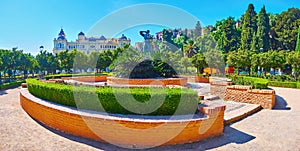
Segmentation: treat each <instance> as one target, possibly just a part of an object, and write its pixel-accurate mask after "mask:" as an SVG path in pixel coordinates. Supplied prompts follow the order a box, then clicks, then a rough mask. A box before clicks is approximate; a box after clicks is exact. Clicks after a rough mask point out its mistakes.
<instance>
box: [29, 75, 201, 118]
mask: <svg viewBox="0 0 300 151" xmlns="http://www.w3.org/2000/svg"><path fill="white" fill-rule="evenodd" d="M26 82H27V88H28V90H29V92H30V93H31V94H33V95H35V96H36V97H39V98H42V99H45V100H48V101H51V102H55V103H58V104H62V105H66V106H71V107H77V106H78V107H80V109H87V110H94V111H100V112H107V113H113V114H135V115H142V114H141V113H143V112H137V113H134V112H131V111H129V110H127V109H126V108H124V107H123V106H122V105H121V104H124V103H125V104H126V103H129V102H130V101H137V102H141V103H148V102H149V100H150V98H151V95H152V97H153V93H154V94H155V95H154V96H155V97H157V99H152V100H151V103H154V104H156V105H157V104H159V102H162V103H161V104H159V106H158V109H157V110H155V111H153V112H151V113H147V114H144V115H174V114H175V113H176V115H186V114H194V113H195V111H196V110H197V104H198V97H197V93H196V92H195V91H193V90H191V89H187V88H183V89H179V88H172V89H171V88H130V89H128V88H111V87H100V88H94V87H87V86H72V85H64V84H56V83H45V82H41V81H39V80H36V79H28V80H27V81H26ZM150 89H151V91H149V90H150ZM150 92H151V93H150ZM128 95H131V96H133V97H131V98H130V97H127V96H128ZM74 96H76V100H75V97H74ZM93 96H96V98H97V99H96V100H95V99H93ZM116 96H118V97H116ZM120 97H121V98H122V99H121V100H120V99H119V100H117V98H120ZM133 98H134V99H135V100H134V99H133ZM160 98H165V99H164V100H159V99H160ZM130 99H131V100H130ZM132 99H133V100H132ZM118 101H123V102H122V103H119V102H118ZM152 101H154V102H152ZM99 103H101V105H102V106H103V108H102V109H100V108H99ZM179 103H180V110H177V109H178V106H179ZM131 105H133V104H131ZM131 107H134V108H135V107H136V108H137V110H140V111H143V110H146V109H145V108H138V107H137V106H131Z"/></svg>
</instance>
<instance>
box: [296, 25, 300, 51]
mask: <svg viewBox="0 0 300 151" xmlns="http://www.w3.org/2000/svg"><path fill="white" fill-rule="evenodd" d="M295 50H296V51H300V26H299V29H298V39H297V44H296V49H295Z"/></svg>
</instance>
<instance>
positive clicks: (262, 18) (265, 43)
mask: <svg viewBox="0 0 300 151" xmlns="http://www.w3.org/2000/svg"><path fill="white" fill-rule="evenodd" d="M269 32H270V19H269V16H268V14H267V12H266V7H265V6H263V8H262V9H261V10H260V12H259V14H258V22H257V38H258V48H262V49H263V50H264V51H268V50H269V49H270V37H269Z"/></svg>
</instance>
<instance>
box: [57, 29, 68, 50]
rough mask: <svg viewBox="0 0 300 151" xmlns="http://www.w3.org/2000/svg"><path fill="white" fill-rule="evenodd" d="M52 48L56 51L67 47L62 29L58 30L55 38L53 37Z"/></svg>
mask: <svg viewBox="0 0 300 151" xmlns="http://www.w3.org/2000/svg"><path fill="white" fill-rule="evenodd" d="M54 48H55V49H56V50H58V51H63V50H66V49H67V38H66V34H65V32H64V30H63V29H61V30H60V32H59V34H58V37H57V39H56V38H55V39H54Z"/></svg>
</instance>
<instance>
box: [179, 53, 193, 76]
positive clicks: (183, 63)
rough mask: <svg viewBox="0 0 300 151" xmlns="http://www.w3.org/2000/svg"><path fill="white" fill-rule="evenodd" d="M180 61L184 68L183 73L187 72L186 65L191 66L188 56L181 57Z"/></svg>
mask: <svg viewBox="0 0 300 151" xmlns="http://www.w3.org/2000/svg"><path fill="white" fill-rule="evenodd" d="M180 63H181V65H182V66H183V67H184V68H185V73H187V72H188V67H190V66H192V62H191V61H190V59H189V58H188V57H182V58H181V60H180Z"/></svg>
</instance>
